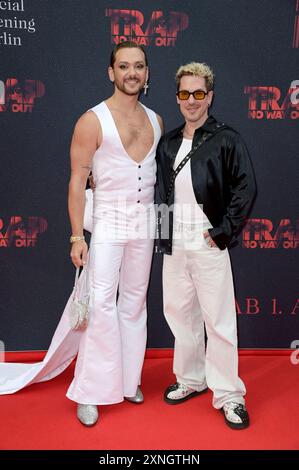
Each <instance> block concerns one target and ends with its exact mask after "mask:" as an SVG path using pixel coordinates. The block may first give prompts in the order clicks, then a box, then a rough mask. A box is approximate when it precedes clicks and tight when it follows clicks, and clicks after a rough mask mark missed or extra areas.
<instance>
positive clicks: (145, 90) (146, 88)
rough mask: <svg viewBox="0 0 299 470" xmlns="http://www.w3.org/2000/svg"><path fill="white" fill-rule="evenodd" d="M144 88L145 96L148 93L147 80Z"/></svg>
mask: <svg viewBox="0 0 299 470" xmlns="http://www.w3.org/2000/svg"><path fill="white" fill-rule="evenodd" d="M143 90H144V94H145V96H146V95H147V90H148V84H147V81H146V82H145V84H144V86H143Z"/></svg>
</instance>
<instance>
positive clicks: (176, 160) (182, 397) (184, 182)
mask: <svg viewBox="0 0 299 470" xmlns="http://www.w3.org/2000/svg"><path fill="white" fill-rule="evenodd" d="M176 82H177V94H176V95H177V103H178V105H179V107H180V111H181V113H182V115H183V117H184V119H185V122H184V124H182V125H181V126H180V127H178V128H177V129H175V130H173V131H171V132H168V133H167V134H166V135H164V136H163V137H162V138H161V140H160V143H159V145H158V149H157V164H158V187H159V192H160V196H161V199H162V202H163V203H164V204H163V205H162V207H163V210H160V211H159V222H160V223H159V224H158V227H159V240H158V251H160V252H162V253H165V257H164V264H163V292H164V314H165V317H166V320H167V322H168V324H169V326H170V328H171V330H172V333H173V334H174V337H175V350H174V374H175V375H176V383H175V384H174V385H170V386H169V387H168V388H167V389H166V391H165V394H164V399H165V401H166V402H167V403H168V404H178V403H182V402H184V401H186V400H188V399H190V398H192V397H195V396H197V395H199V394H200V393H202V392H204V391H206V390H207V388H210V389H211V390H212V392H213V406H214V407H215V408H216V409H220V410H222V411H223V413H224V418H225V422H226V424H227V425H228V426H230V427H231V428H233V429H244V428H246V427H248V425H249V416H248V412H247V410H246V407H245V400H244V395H245V392H246V390H245V386H244V384H243V382H242V380H241V379H240V378H239V376H238V350H237V325H236V309H235V299H234V288H233V279H232V271H231V264H230V257H229V253H228V246H229V245H231V244H232V243H233V242H234V241H236V239H235V235H236V234H237V232H238V231H239V230H240V228H241V226H242V223H243V222H244V220H245V218H246V217H247V214H248V212H249V210H250V207H251V205H252V202H253V199H254V197H255V192H256V188H255V178H254V173H253V169H252V166H251V162H250V158H249V155H248V151H247V148H246V146H245V144H244V142H243V140H242V138H241V136H240V135H239V134H238V133H237V132H236V131H235V130H233V129H232V128H231V127H229V126H227V125H224V124H221V123H219V122H217V121H216V119H214V117H212V116H209V115H208V110H209V107H210V106H211V103H212V99H213V85H214V74H213V71H212V70H211V68H210V67H209V66H208V65H207V64H204V63H195V62H192V63H190V64H187V65H183V66H181V67H180V68H179V69H178V71H177V73H176ZM165 208H166V209H167V210H166V211H165ZM205 329H206V334H207V346H206V349H205Z"/></svg>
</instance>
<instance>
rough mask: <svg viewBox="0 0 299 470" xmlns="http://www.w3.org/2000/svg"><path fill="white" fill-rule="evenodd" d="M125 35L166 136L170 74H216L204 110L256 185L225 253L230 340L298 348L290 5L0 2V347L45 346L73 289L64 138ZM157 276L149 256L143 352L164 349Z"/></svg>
mask: <svg viewBox="0 0 299 470" xmlns="http://www.w3.org/2000/svg"><path fill="white" fill-rule="evenodd" d="M127 39H133V40H134V41H136V42H137V43H139V44H142V45H143V46H144V47H145V48H146V50H147V54H148V58H149V65H150V90H149V94H148V96H147V97H142V98H141V99H142V101H143V102H144V103H145V104H146V105H147V106H149V107H150V108H152V109H154V110H155V111H156V112H157V113H159V114H160V115H161V116H163V118H164V121H165V126H166V130H170V129H171V128H173V127H176V126H178V125H179V124H180V123H181V116H180V113H179V111H178V108H177V104H176V97H175V92H176V88H175V82H174V74H175V71H176V70H177V68H178V67H179V66H180V65H182V64H184V63H187V62H190V61H199V62H207V63H208V64H209V65H210V66H211V67H212V68H213V69H214V71H215V74H216V87H215V99H214V104H213V108H212V113H213V115H214V116H216V117H217V118H218V119H219V120H221V121H224V122H226V123H228V124H230V125H231V126H232V127H234V128H235V129H237V130H238V131H239V132H240V133H241V134H242V136H243V137H244V139H245V141H246V143H247V145H248V148H249V150H250V154H251V158H252V161H253V164H254V168H255V172H256V179H257V185H258V197H257V200H256V202H255V205H254V207H253V210H252V212H251V214H250V216H249V217H250V218H249V219H248V220H247V224H246V225H245V226H244V229H243V230H242V232H241V233H240V236H239V245H238V246H237V247H235V248H233V249H232V250H231V258H232V264H233V271H234V277H235V288H236V305H237V313H238V325H239V345H240V347H243V348H289V347H290V346H291V343H292V342H293V341H296V340H297V339H298V340H299V328H298V327H299V301H298V299H297V284H298V277H297V278H296V268H297V253H298V228H299V225H298V219H297V208H298V205H297V204H298V195H296V190H297V188H298V171H297V168H298V163H297V162H298V160H297V159H298V135H299V132H298V131H299V126H298V123H299V70H298V63H299V1H298V0H284V1H281V0H251V1H248V0H213V1H210V0H188V1H186V0H184V1H175V0H171V1H170V0H169V1H168V0H163V1H154V0H142V1H139V2H132V1H129V0H128V1H126V0H121V1H118V2H116V1H114V0H109V1H104V0H103V1H102V0H15V1H13V0H10V1H9V0H8V1H3V0H1V1H0V126H1V140H0V142H1V172H0V174H1V176H0V177H1V181H0V184H1V199H0V202H1V205H0V257H1V279H0V299H1V301H0V310H1V320H0V340H1V341H3V343H4V344H5V348H6V349H7V350H32V349H34V350H36V349H46V348H47V347H48V345H49V341H50V339H51V337H52V334H53V332H54V330H55V327H56V325H57V323H58V321H59V318H60V315H61V313H62V311H63V309H64V305H65V303H66V301H67V299H68V297H69V295H70V292H71V290H72V286H73V280H74V268H73V266H72V264H71V262H70V258H69V251H70V246H69V235H70V224H69V220H68V213H67V191H68V181H69V175H70V165H69V146H70V139H71V136H72V132H73V128H74V124H75V122H76V121H77V119H78V118H79V116H80V115H81V114H83V112H85V111H86V110H87V109H89V108H90V107H92V106H94V105H95V104H97V103H99V102H100V101H102V100H103V99H105V98H107V97H108V96H109V95H111V94H112V92H113V86H112V84H111V83H110V81H109V79H108V75H107V67H108V62H109V56H110V52H111V49H112V47H113V45H114V44H117V43H118V42H119V41H124V40H127ZM161 267H162V258H161V256H160V255H155V256H154V260H153V267H152V274H151V281H150V288H149V293H148V317H149V318H148V346H149V347H170V346H172V344H173V339H172V336H171V334H170V332H169V330H168V327H167V324H166V322H165V320H164V317H163V308H162V288H161ZM215 295H217V292H215ZM223 314H224V315H225V312H223ZM298 343H299V341H298Z"/></svg>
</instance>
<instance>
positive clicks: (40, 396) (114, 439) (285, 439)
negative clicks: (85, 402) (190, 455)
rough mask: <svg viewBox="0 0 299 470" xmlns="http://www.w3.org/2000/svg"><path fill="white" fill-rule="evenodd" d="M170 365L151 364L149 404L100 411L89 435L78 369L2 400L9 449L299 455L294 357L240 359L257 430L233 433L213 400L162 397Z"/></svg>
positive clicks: (2, 441)
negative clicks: (79, 414) (74, 387)
mask: <svg viewBox="0 0 299 470" xmlns="http://www.w3.org/2000/svg"><path fill="white" fill-rule="evenodd" d="M171 370H172V359H171V358H164V359H158V358H156V359H155V358H151V359H146V361H145V366H144V372H143V382H142V389H143V392H144V395H145V402H144V404H142V405H134V404H132V403H128V402H124V403H120V404H118V405H111V406H105V407H104V406H103V407H100V421H99V422H98V423H97V425H96V426H95V427H93V428H85V427H84V426H82V425H81V424H80V423H79V422H78V421H77V418H76V414H75V413H76V405H75V403H73V402H71V401H69V400H68V399H67V398H66V397H65V393H66V390H67V388H68V385H69V383H70V381H71V379H72V374H73V366H72V367H70V368H69V369H68V370H67V371H65V372H64V373H63V374H62V375H61V376H59V377H57V378H56V379H54V380H52V381H50V382H44V383H41V384H36V385H32V386H31V387H28V388H27V389H24V390H22V391H20V392H18V393H17V394H15V395H8V396H0V409H1V431H0V448H1V449H2V450H3V449H98V450H100V449H128V450H131V449H159V450H160V449H171V450H172V449H174V450H175V449H186V450H189V449H275V450H281V449H299V434H298V423H299V406H298V388H299V365H298V366H295V365H292V364H291V363H290V359H289V356H288V355H280V356H279V355H276V356H275V355H271V356H270V355H265V356H256V355H252V356H248V355H243V354H241V357H240V375H241V376H242V378H243V379H244V381H245V383H246V386H247V407H248V410H249V412H250V418H251V426H250V427H249V428H248V429H246V430H243V431H233V430H231V429H229V428H228V427H227V426H226V425H225V423H224V419H223V416H222V413H221V412H219V411H217V410H215V409H213V408H212V405H211V400H212V394H211V392H208V393H206V394H203V395H201V396H198V397H196V398H193V399H192V400H190V401H187V402H186V403H183V404H180V405H175V406H170V405H167V404H166V403H164V402H163V399H162V395H163V391H164V389H165V388H166V386H167V385H169V383H172V382H173V381H174V377H173V375H172V372H171Z"/></svg>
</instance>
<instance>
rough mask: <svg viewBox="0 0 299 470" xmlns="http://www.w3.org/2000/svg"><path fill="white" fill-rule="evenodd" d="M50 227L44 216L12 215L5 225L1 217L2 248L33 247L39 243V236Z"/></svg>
mask: <svg viewBox="0 0 299 470" xmlns="http://www.w3.org/2000/svg"><path fill="white" fill-rule="evenodd" d="M47 228H48V222H47V221H46V219H44V218H43V217H20V216H18V215H15V216H12V217H11V218H10V221H9V222H8V224H7V225H6V226H5V224H4V221H3V219H0V248H10V247H16V248H32V247H35V246H36V244H37V238H38V236H39V235H40V234H41V233H44V232H45V231H46V230H47Z"/></svg>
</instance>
